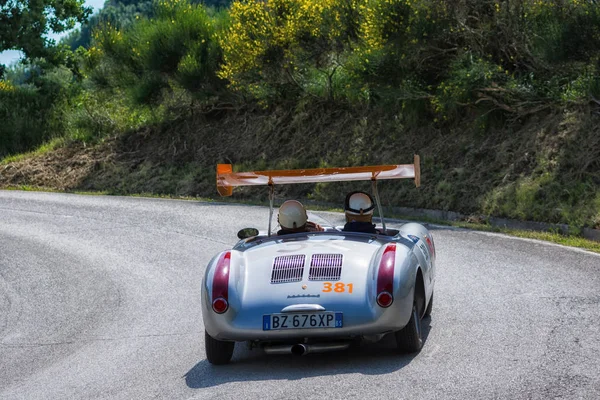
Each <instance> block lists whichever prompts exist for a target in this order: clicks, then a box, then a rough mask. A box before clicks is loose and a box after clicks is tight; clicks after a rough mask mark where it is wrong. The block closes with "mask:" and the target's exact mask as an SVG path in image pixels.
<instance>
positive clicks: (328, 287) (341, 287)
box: [323, 282, 353, 293]
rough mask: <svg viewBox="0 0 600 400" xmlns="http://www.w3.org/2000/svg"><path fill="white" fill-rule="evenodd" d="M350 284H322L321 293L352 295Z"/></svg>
mask: <svg viewBox="0 0 600 400" xmlns="http://www.w3.org/2000/svg"><path fill="white" fill-rule="evenodd" d="M352 286H353V285H352V284H351V283H343V282H336V283H333V282H323V292H325V293H329V292H335V293H352V289H353V287H352Z"/></svg>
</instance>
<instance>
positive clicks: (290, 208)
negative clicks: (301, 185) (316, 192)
mask: <svg viewBox="0 0 600 400" xmlns="http://www.w3.org/2000/svg"><path fill="white" fill-rule="evenodd" d="M277 220H278V221H279V225H281V227H282V228H283V229H299V228H303V227H304V225H306V221H307V220H308V216H307V215H306V210H305V209H304V206H303V205H302V203H300V202H299V201H296V200H287V201H285V202H284V203H283V204H282V205H281V207H279V215H278V216H277Z"/></svg>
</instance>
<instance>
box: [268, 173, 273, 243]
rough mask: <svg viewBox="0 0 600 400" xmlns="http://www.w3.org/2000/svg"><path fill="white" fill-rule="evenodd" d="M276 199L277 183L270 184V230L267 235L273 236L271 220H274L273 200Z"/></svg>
mask: <svg viewBox="0 0 600 400" xmlns="http://www.w3.org/2000/svg"><path fill="white" fill-rule="evenodd" d="M274 199H275V185H273V184H269V231H268V233H267V236H269V237H270V236H271V221H272V220H273V200H274Z"/></svg>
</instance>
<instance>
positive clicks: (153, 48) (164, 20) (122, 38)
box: [87, 0, 221, 103]
mask: <svg viewBox="0 0 600 400" xmlns="http://www.w3.org/2000/svg"><path fill="white" fill-rule="evenodd" d="M154 12H155V18H154V19H146V18H139V21H138V22H137V23H136V24H134V25H132V26H131V27H130V28H126V29H119V28H117V27H114V26H113V25H111V24H110V23H107V24H106V26H104V27H103V28H102V29H99V30H98V31H96V33H95V34H94V39H95V45H94V46H93V47H91V48H90V49H89V51H88V52H87V65H88V69H89V70H91V77H92V78H93V79H94V81H95V82H96V83H97V84H103V85H105V86H108V87H122V88H128V89H129V90H130V91H131V93H132V97H133V98H134V99H135V100H136V101H137V102H139V103H156V102H158V101H160V99H161V98H162V96H163V92H164V91H165V90H166V91H173V90H175V89H176V87H177V86H180V87H182V88H184V89H185V90H187V91H189V92H190V93H192V94H193V95H195V96H196V97H198V98H201V99H206V98H210V97H211V96H213V95H214V93H215V92H216V91H218V90H219V87H220V85H221V82H220V79H219V78H217V76H216V69H217V67H218V65H219V61H220V48H219V46H218V43H217V42H216V40H215V38H216V31H217V29H219V19H218V18H215V19H213V18H210V17H209V16H208V14H207V12H206V10H205V9H204V8H203V7H202V6H196V5H191V4H189V3H187V2H184V1H180V0H166V1H161V2H159V3H157V4H156V8H155V11H154Z"/></svg>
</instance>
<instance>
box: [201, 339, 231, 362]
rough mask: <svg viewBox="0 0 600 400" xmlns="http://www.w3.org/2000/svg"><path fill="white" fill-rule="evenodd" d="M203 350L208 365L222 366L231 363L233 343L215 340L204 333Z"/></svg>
mask: <svg viewBox="0 0 600 400" xmlns="http://www.w3.org/2000/svg"><path fill="white" fill-rule="evenodd" d="M204 348H205V350H206V359H207V360H208V362H209V363H211V364H214V365H223V364H227V363H229V361H231V356H233V349H234V348H235V342H225V341H223V340H217V339H215V338H213V337H212V336H210V335H209V334H208V332H206V331H204Z"/></svg>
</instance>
